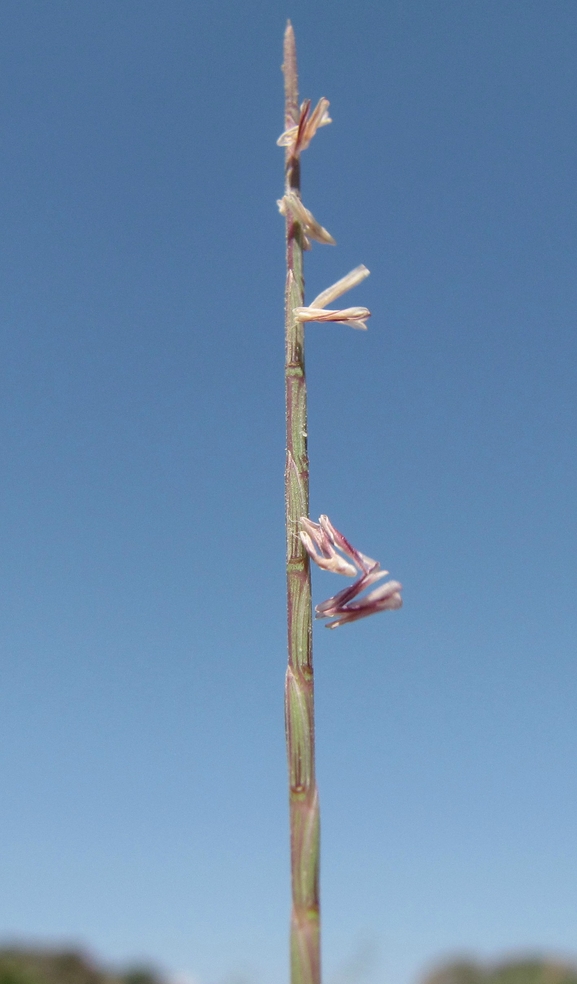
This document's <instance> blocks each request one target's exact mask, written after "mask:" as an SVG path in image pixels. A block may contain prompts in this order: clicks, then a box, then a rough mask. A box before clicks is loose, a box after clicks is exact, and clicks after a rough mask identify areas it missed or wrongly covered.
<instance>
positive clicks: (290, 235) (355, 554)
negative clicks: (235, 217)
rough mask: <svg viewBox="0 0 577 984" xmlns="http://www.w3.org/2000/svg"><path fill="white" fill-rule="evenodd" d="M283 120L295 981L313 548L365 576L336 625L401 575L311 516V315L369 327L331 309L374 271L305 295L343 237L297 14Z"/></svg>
mask: <svg viewBox="0 0 577 984" xmlns="http://www.w3.org/2000/svg"><path fill="white" fill-rule="evenodd" d="M283 73H284V83H285V129H284V132H283V133H282V134H281V136H280V138H279V140H278V143H279V145H280V146H283V147H284V148H285V188H284V195H283V197H282V199H281V201H280V202H279V203H278V205H279V210H280V212H281V214H282V215H284V216H285V219H286V263H287V274H286V289H285V395H286V463H285V503H286V557H287V610H288V666H287V671H286V681H285V721H286V740H287V756H288V772H289V802H290V840H291V886H292V912H291V984H320V980H321V957H320V900H319V847H320V839H319V831H320V821H319V797H318V790H317V784H316V775H315V721H314V673H313V655H312V598H311V576H310V558H312V559H313V560H314V561H315V563H316V564H318V566H319V567H321V568H322V569H324V570H328V571H331V572H333V573H336V574H343V575H345V576H348V577H351V576H357V575H358V576H357V580H356V581H355V583H354V584H352V585H350V586H349V587H347V588H345V589H344V590H343V591H340V592H338V594H336V595H335V596H334V597H332V598H329V599H328V601H326V602H323V603H322V604H321V605H317V607H316V617H317V618H330V619H332V621H330V622H328V623H327V625H328V627H329V628H337V627H338V626H339V625H344V624H346V623H348V622H353V621H357V620H358V619H360V618H364V617H365V616H367V615H372V614H374V613H375V612H379V611H384V610H386V609H394V608H399V607H400V605H401V596H400V590H401V585H400V584H398V582H396V581H388V582H386V583H385V584H381V585H380V586H379V587H378V588H374V589H373V590H372V591H370V592H369V593H368V594H366V595H364V596H361V595H362V592H363V591H364V590H365V589H366V588H368V587H371V586H372V585H373V584H374V583H375V582H376V581H379V580H380V579H381V578H383V577H384V576H385V575H386V574H387V571H381V569H380V565H379V564H378V562H377V561H375V560H371V558H370V557H367V556H365V554H362V553H361V552H360V551H358V550H356V549H355V548H354V547H353V546H351V544H350V543H349V542H348V540H346V539H345V537H344V536H343V535H342V533H339V531H338V530H337V529H336V528H335V527H334V526H333V525H332V523H331V522H330V520H329V518H328V516H321V517H320V519H319V522H318V523H314V522H312V521H311V520H310V519H309V515H308V514H309V462H308V454H307V392H306V376H305V352H304V341H305V325H306V324H307V323H308V322H312V321H316V322H319V323H324V324H326V323H330V322H332V323H335V322H338V323H340V324H344V325H349V326H350V327H352V328H357V329H361V330H365V329H366V319H367V318H368V317H369V316H370V311H368V310H367V308H364V307H351V308H344V309H340V308H339V309H334V310H332V309H329V308H327V305H328V304H331V303H332V302H333V301H335V300H336V299H337V298H338V297H340V296H341V295H342V294H344V293H345V292H346V291H348V290H351V289H352V288H353V287H356V286H357V285H358V284H359V283H361V282H362V281H363V280H364V278H365V277H366V276H368V273H369V271H368V270H367V269H366V267H364V266H359V267H356V269H355V270H352V271H351V272H350V273H348V274H347V275H346V276H345V277H342V278H341V279H340V280H338V281H337V282H336V283H335V284H333V285H332V286H331V287H329V288H327V290H324V291H322V293H321V294H319V295H318V296H317V297H316V298H315V299H314V300H313V301H312V302H311V304H310V305H308V306H306V305H305V303H304V275H303V254H304V252H305V250H307V249H310V246H311V241H312V240H315V241H316V242H319V243H325V244H329V245H334V244H335V241H334V239H333V237H332V236H331V234H330V233H329V232H327V230H326V229H325V228H323V226H321V225H320V223H318V222H317V220H316V219H315V217H314V216H313V214H312V213H311V212H310V211H309V209H307V208H306V206H305V205H304V204H303V202H302V199H301V193H300V168H301V160H300V158H301V153H302V151H304V150H306V148H307V147H308V145H309V144H310V142H311V140H312V139H313V137H314V135H315V133H316V132H317V130H318V129H319V128H320V127H323V126H325V125H327V124H328V123H330V122H331V119H330V117H329V115H328V108H329V102H328V100H327V99H324V98H322V99H320V100H319V102H318V104H317V106H316V107H315V109H314V110H312V111H311V102H310V100H305V101H304V102H303V103H302V104H301V105H300V106H299V95H298V73H297V58H296V45H295V36H294V31H293V28H292V26H291V24H290V22H289V24H288V26H287V29H286V31H285V37H284V61H283Z"/></svg>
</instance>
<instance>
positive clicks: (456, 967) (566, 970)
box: [423, 958, 577, 984]
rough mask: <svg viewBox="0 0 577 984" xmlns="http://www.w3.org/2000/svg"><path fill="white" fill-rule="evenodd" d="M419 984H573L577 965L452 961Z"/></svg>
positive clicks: (533, 961)
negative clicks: (491, 963)
mask: <svg viewBox="0 0 577 984" xmlns="http://www.w3.org/2000/svg"><path fill="white" fill-rule="evenodd" d="M423 984H577V966H574V965H571V964H568V963H564V962H562V961H556V960H545V959H537V958H534V959H529V958H527V959H517V960H512V959H511V960H505V961H503V962H502V963H497V964H493V965H490V964H481V963H476V962H475V961H473V960H456V961H454V962H453V963H447V964H444V965H443V966H441V967H439V968H438V969H437V970H435V971H433V973H431V974H428V975H427V977H426V978H425V980H424V981H423Z"/></svg>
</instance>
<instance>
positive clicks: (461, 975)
mask: <svg viewBox="0 0 577 984" xmlns="http://www.w3.org/2000/svg"><path fill="white" fill-rule="evenodd" d="M0 984H167V982H166V979H165V978H163V977H162V976H161V975H160V974H159V973H157V972H156V970H154V969H153V968H151V967H146V966H140V965H138V966H131V967H127V968H125V969H124V970H122V971H114V970H111V969H106V968H104V967H102V966H99V965H98V964H97V963H96V962H95V961H94V960H92V958H91V957H89V956H87V954H86V953H83V952H82V951H80V950H56V949H54V950H51V949H48V948H47V949H40V948H35V947H22V946H6V947H0ZM421 984H577V965H572V964H569V963H565V962H563V961H556V960H550V959H549V960H547V959H544V958H542V959H538V958H535V959H529V958H527V959H516V960H513V959H511V960H506V961H502V962H500V963H495V964H483V963H477V962H476V961H474V960H455V961H453V962H450V963H446V964H443V965H441V966H440V967H438V968H437V969H436V970H434V971H433V972H432V973H430V974H428V975H427V976H426V977H425V978H424V979H423V981H422V982H421Z"/></svg>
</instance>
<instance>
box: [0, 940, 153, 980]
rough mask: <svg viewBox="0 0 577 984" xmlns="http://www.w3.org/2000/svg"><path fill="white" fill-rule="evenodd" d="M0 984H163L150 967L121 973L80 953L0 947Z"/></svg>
mask: <svg viewBox="0 0 577 984" xmlns="http://www.w3.org/2000/svg"><path fill="white" fill-rule="evenodd" d="M0 984H165V982H164V980H163V978H162V977H161V976H160V975H159V974H157V973H156V971H155V970H153V969H151V968H150V967H141V966H135V967H128V968H127V969H126V970H124V971H122V972H114V971H110V970H106V969H105V968H103V967H101V966H98V965H97V964H96V963H95V962H94V961H93V960H92V959H91V958H90V957H88V956H87V955H86V954H85V953H82V952H81V951H80V950H56V949H54V950H50V949H38V948H33V947H20V946H6V947H0Z"/></svg>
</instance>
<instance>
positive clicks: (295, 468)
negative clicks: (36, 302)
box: [283, 23, 321, 984]
mask: <svg viewBox="0 0 577 984" xmlns="http://www.w3.org/2000/svg"><path fill="white" fill-rule="evenodd" d="M283 72H284V79H285V128H289V127H290V126H293V125H294V123H295V122H297V121H298V116H299V107H298V76H297V61H296V47H295V37H294V32H293V29H292V26H291V24H290V23H289V24H288V27H287V29H286V32H285V38H284V64H283ZM285 182H286V183H285V191H286V192H289V191H292V192H294V193H295V194H300V165H299V159H298V156H292V153H291V150H290V148H289V149H287V153H286V160H285ZM286 236H287V240H286V242H287V246H286V250H287V251H286V256H287V282H286V295H285V315H286V321H285V328H286V353H285V384H286V434H287V436H286V470H285V501H286V532H287V596H288V667H287V674H286V686H285V716H286V717H285V720H286V739H287V755H288V770H289V800H290V836H291V882H292V914H291V984H320V976H321V969H320V968H321V963H320V912H319V801H318V794H317V787H316V780H315V725H314V688H313V661H312V602H311V581H310V569H309V560H308V556H307V553H306V550H305V549H304V547H303V545H302V543H301V541H300V538H299V535H298V531H299V519H300V517H301V516H308V511H309V467H308V455H307V394H306V381H305V362H304V328H303V325H302V324H301V323H300V322H298V321H297V320H296V319H295V316H294V309H295V307H298V306H301V305H303V303H304V280H303V232H302V229H301V227H300V226H299V224H298V223H297V222H295V221H294V220H293V217H292V216H291V214H290V211H287V222H286Z"/></svg>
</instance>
